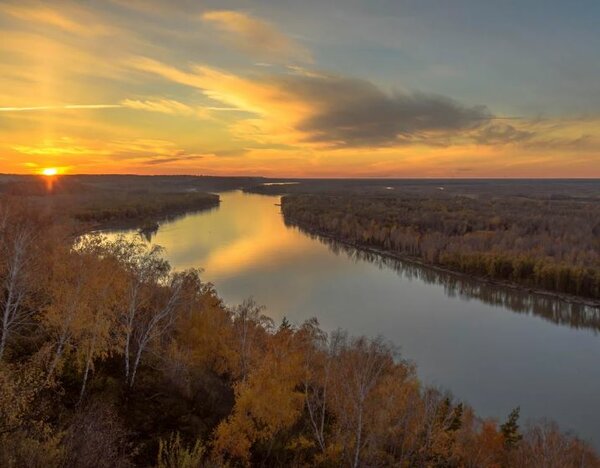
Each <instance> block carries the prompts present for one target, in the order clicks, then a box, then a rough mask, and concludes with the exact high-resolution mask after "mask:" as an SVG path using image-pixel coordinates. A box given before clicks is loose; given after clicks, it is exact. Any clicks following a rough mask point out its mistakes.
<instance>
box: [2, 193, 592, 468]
mask: <svg viewBox="0 0 600 468" xmlns="http://www.w3.org/2000/svg"><path fill="white" fill-rule="evenodd" d="M0 248H1V249H2V255H1V256H0V287H1V288H2V295H1V298H2V301H1V302H0V320H1V323H0V326H1V327H0V331H1V335H0V466H8V467H11V466H32V467H38V466H39V467H41V466H69V467H70V466H73V467H74V466H98V467H104V466H106V467H109V466H110V467H112V466H159V467H183V466H189V467H191V466H249V465H267V466H354V467H358V466H390V465H392V466H422V467H433V466H436V467H442V466H443V467H454V466H456V467H460V466H481V467H496V466H516V467H526V466H532V465H537V466H557V467H558V466H561V467H569V466H573V467H575V466H578V467H579V466H586V467H593V466H600V460H599V459H598V457H597V455H596V454H595V453H594V451H593V449H592V448H590V446H588V445H587V444H586V443H584V442H582V441H581V440H579V439H577V437H575V436H573V435H569V434H564V433H562V432H561V431H560V430H559V429H558V428H557V427H556V425H555V424H553V423H551V422H541V423H529V424H526V425H525V424H521V423H520V421H519V412H518V409H515V411H513V412H512V413H511V414H510V415H508V417H507V419H506V420H505V421H502V422H498V421H495V420H491V419H482V418H480V417H478V416H477V415H476V414H475V413H474V411H473V410H472V409H471V408H470V407H469V406H468V405H466V404H464V403H462V402H460V401H457V400H456V399H455V398H453V397H452V396H451V395H449V394H447V393H446V392H443V391H441V390H438V389H435V388H430V387H427V386H425V385H423V384H422V383H421V382H420V381H419V379H418V377H417V374H416V368H415V366H414V365H413V364H411V363H409V362H407V361H405V360H403V359H402V357H401V356H400V355H398V353H397V350H396V349H395V347H394V346H392V345H391V344H389V343H387V342H386V341H385V340H383V339H381V338H367V337H350V336H348V335H347V334H346V333H344V332H343V331H335V332H332V333H326V332H324V331H323V330H322V329H321V328H320V327H319V324H318V321H317V320H316V319H313V320H309V321H307V322H305V323H302V324H292V323H290V322H289V321H287V320H283V322H282V323H280V324H275V323H274V322H273V320H271V319H270V318H269V317H268V316H267V315H266V312H265V311H264V310H263V308H262V307H261V306H259V305H258V304H256V303H255V302H254V301H253V300H252V299H248V300H247V301H245V302H243V303H242V304H239V305H237V306H233V307H230V306H227V305H225V304H224V303H223V301H222V300H221V299H220V298H219V296H218V293H217V291H216V290H215V289H214V287H213V286H212V285H211V284H209V283H206V282H204V281H203V280H202V276H201V272H200V271H199V270H187V271H173V270H172V269H171V267H170V265H169V264H168V263H167V262H166V261H165V260H164V258H163V257H162V252H161V249H160V248H158V247H151V246H149V245H148V244H146V243H144V242H143V241H142V240H140V239H137V238H125V237H120V238H114V239H108V238H106V237H103V236H98V235H87V236H83V237H80V238H78V240H76V241H75V242H73V232H72V231H71V230H70V229H69V228H68V227H67V226H64V225H62V224H61V223H57V222H56V220H55V219H54V218H52V217H50V216H47V215H45V214H44V213H42V212H40V210H39V209H37V208H36V207H35V206H31V205H29V204H27V203H24V202H23V201H15V200H10V199H5V200H2V201H0Z"/></svg>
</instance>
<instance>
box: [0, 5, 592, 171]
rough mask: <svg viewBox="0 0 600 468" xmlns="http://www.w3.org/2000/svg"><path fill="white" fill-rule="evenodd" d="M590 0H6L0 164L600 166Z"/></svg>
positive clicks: (1, 25) (0, 17)
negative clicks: (36, 0) (39, 0)
mask: <svg viewBox="0 0 600 468" xmlns="http://www.w3.org/2000/svg"><path fill="white" fill-rule="evenodd" d="M598 21H600V2H598V1H597V0H577V1H573V2H565V1H563V0H521V1H516V0H506V1H492V0H489V1H488V0H453V1H452V2H449V1H446V0H435V1H434V0H302V1H298V0H256V1H248V0H231V1H229V0H220V1H216V0H213V1H209V0H195V1H192V0H171V1H167V0H105V1H95V0H89V1H63V0H54V1H52V2H48V1H44V2H30V1H27V0H19V1H6V0H0V172H1V173H39V172H41V171H42V170H43V169H44V168H47V167H56V168H58V170H59V172H61V173H71V174H75V173H137V174H203V175H263V176H271V177H460V178H465V177H600V28H599V27H598Z"/></svg>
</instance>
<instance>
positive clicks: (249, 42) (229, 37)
mask: <svg viewBox="0 0 600 468" xmlns="http://www.w3.org/2000/svg"><path fill="white" fill-rule="evenodd" d="M202 19H203V20H204V21H206V22H209V23H211V24H213V25H214V26H215V27H216V28H217V29H219V30H220V31H221V32H222V33H223V38H224V39H225V40H226V41H227V42H229V43H230V44H232V45H233V46H235V47H236V48H238V49H239V50H242V51H244V52H247V53H250V54H253V55H256V56H258V57H262V58H268V59H271V60H277V61H282V60H283V61H287V60H297V61H302V62H312V56H311V54H310V52H309V51H308V49H306V48H305V47H304V46H302V45H301V44H300V43H298V42H297V41H295V40H294V39H292V38H290V37H289V36H287V35H286V34H284V33H283V32H281V31H280V30H279V29H277V28H276V27H275V26H274V25H272V24H271V23H268V22H266V21H264V20H262V19H259V18H256V17H254V16H251V15H249V14H247V13H243V12H240V11H232V10H218V11H209V12H206V13H204V14H203V15H202Z"/></svg>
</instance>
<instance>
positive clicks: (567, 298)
mask: <svg viewBox="0 0 600 468" xmlns="http://www.w3.org/2000/svg"><path fill="white" fill-rule="evenodd" d="M282 216H283V217H284V220H285V222H286V224H288V225H291V226H294V227H296V228H298V229H300V230H301V231H303V232H305V233H306V234H308V235H311V236H316V237H318V238H322V239H327V240H329V241H334V242H336V243H338V244H341V245H343V246H346V247H350V248H353V249H356V250H358V251H362V252H368V253H371V254H375V255H379V256H381V257H384V258H388V259H391V260H395V261H399V262H405V263H410V264H413V265H417V266H419V267H422V268H427V269H430V270H433V271H436V272H439V273H445V274H450V275H452V276H455V277H457V278H465V279H468V280H471V281H478V282H480V283H484V284H487V285H490V286H496V287H502V288H508V289H512V290H514V291H519V292H523V293H528V294H535V295H538V296H544V297H547V298H550V299H558V300H560V301H563V302H566V303H568V304H576V305H583V306H588V307H596V308H599V309H600V300H594V299H590V298H587V297H581V296H574V295H570V294H564V293H557V292H554V291H548V290H544V289H539V288H531V287H527V286H524V285H521V284H518V283H515V282H511V281H501V280H496V279H493V278H486V277H483V276H477V275H472V274H468V273H463V272H460V271H456V270H452V269H449V268H445V267H443V266H439V265H434V264H431V263H428V262H425V261H423V260H421V259H419V258H416V257H411V256H409V255H404V254H401V253H398V252H392V251H388V250H384V249H380V248H377V247H373V246H368V245H364V244H359V243H355V242H349V241H346V240H343V239H341V238H339V237H336V236H334V235H332V234H329V233H326V232H325V231H322V230H318V229H315V228H311V227H308V226H305V225H303V224H302V223H300V222H298V221H297V220H294V219H293V218H288V217H286V216H285V215H284V214H283V213H282Z"/></svg>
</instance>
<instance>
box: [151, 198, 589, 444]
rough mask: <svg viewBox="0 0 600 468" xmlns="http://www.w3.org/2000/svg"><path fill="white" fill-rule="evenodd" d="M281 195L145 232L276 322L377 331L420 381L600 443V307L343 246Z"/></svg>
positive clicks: (175, 259) (232, 298) (178, 263)
mask: <svg viewBox="0 0 600 468" xmlns="http://www.w3.org/2000/svg"><path fill="white" fill-rule="evenodd" d="M278 203H279V197H273V196H263V195H250V194H244V193H242V192H226V193H222V194H221V205H220V207H219V208H216V209H214V210H211V211H206V212H203V213H198V214H192V215H188V216H185V217H183V218H180V219H178V220H175V221H172V222H169V223H165V224H163V225H162V226H161V227H160V229H159V231H158V232H157V234H156V235H155V237H153V239H152V242H153V243H157V244H159V245H162V246H163V247H165V249H166V256H167V258H168V259H169V261H170V262H171V264H172V265H173V266H174V267H175V268H176V269H183V268H188V267H200V268H202V269H203V270H204V273H203V277H204V280H205V281H210V282H212V283H214V284H215V286H216V288H217V290H218V292H219V294H220V295H221V297H222V298H223V299H224V300H225V302H226V303H228V304H237V303H240V302H241V301H242V300H243V299H245V298H247V297H249V296H253V297H254V298H255V299H256V301H257V302H258V303H260V304H264V305H265V306H266V307H267V310H266V313H267V314H268V315H269V316H271V317H272V318H273V319H274V320H275V321H276V322H278V321H280V320H281V319H282V318H283V317H284V316H285V317H287V318H288V319H289V320H290V321H292V322H296V323H301V322H302V321H304V320H306V319H308V318H310V317H317V318H318V319H319V322H320V324H321V326H322V327H323V328H324V329H325V330H333V329H336V328H344V329H346V330H348V331H349V332H350V333H351V334H354V335H359V334H361V335H362V334H364V335H368V336H376V335H383V336H384V337H385V338H387V339H389V340H390V341H392V342H393V343H395V344H396V345H398V346H399V347H400V351H401V354H402V356H403V357H404V358H406V359H410V360H412V361H414V362H415V363H416V364H417V366H418V373H419V376H420V377H421V379H422V380H423V381H424V382H426V383H427V384H431V385H435V386H438V387H440V388H442V389H447V390H450V391H451V392H452V393H453V394H454V395H455V396H456V397H457V398H458V399H460V400H463V401H465V402H467V403H469V404H470V405H472V406H473V407H474V408H475V409H476V410H477V411H478V412H479V414H481V415H483V416H493V417H496V418H498V419H502V420H503V419H504V418H505V417H506V415H507V414H508V413H509V412H510V410H511V409H512V408H514V407H515V406H521V415H522V422H524V421H526V420H528V419H531V418H533V419H539V418H543V417H548V418H550V419H553V420H555V421H557V422H558V423H559V424H560V426H561V427H562V428H563V429H567V430H572V431H574V432H575V433H577V434H578V435H579V436H581V437H582V438H584V439H586V440H588V441H590V442H592V443H593V444H594V445H595V446H596V447H600V336H598V330H600V310H599V309H597V308H591V307H582V306H572V305H569V304H567V303H564V302H561V301H558V300H553V299H548V298H546V297H542V296H535V295H531V294H526V293H521V292H517V291H514V290H510V289H504V288H499V287H492V286H489V285H486V284H484V283H482V282H478V281H470V280H467V279H464V278H460V277H457V276H455V275H450V274H441V273H437V272H434V271H432V270H429V269H426V268H422V267H418V266H415V265H412V264H408V263H400V262H394V261H389V260H383V259H381V258H380V257H378V256H372V255H371V256H366V255H364V254H360V253H358V252H356V251H349V250H348V249H344V248H341V247H340V246H339V245H334V244H331V243H326V242H324V241H321V240H319V239H316V238H313V237H311V236H309V235H307V234H305V233H303V232H302V231H300V230H298V229H297V228H293V227H288V226H286V225H285V223H284V221H283V217H282V215H281V213H280V208H279V206H278Z"/></svg>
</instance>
